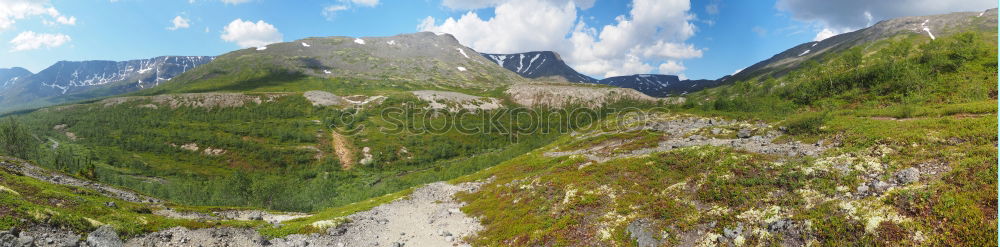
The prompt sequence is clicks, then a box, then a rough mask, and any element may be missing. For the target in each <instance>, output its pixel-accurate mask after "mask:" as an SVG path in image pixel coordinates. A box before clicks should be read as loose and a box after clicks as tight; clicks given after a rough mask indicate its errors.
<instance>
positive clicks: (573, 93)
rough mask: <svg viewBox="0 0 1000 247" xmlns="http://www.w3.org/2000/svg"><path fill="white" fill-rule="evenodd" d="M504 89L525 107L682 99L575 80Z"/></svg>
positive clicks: (677, 100)
mask: <svg viewBox="0 0 1000 247" xmlns="http://www.w3.org/2000/svg"><path fill="white" fill-rule="evenodd" d="M506 93H507V95H508V96H510V99H511V100H513V101H514V103H516V104H519V105H522V106H527V107H552V108H565V107H568V106H570V105H581V106H585V107H600V106H604V105H607V104H610V103H614V102H616V101H620V100H638V101H647V102H667V103H683V99H678V98H664V99H657V98H653V97H649V96H647V95H645V94H642V93H640V92H639V91H635V90H633V89H628V88H612V87H598V86H588V85H579V84H577V85H574V84H533V83H530V84H529V83H525V84H516V85H513V86H511V87H510V88H509V89H507V91H506Z"/></svg>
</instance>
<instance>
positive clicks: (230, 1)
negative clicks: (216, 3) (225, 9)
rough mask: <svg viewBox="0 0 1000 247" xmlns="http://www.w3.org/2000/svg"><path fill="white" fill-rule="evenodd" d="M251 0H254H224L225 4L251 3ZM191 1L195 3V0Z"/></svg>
mask: <svg viewBox="0 0 1000 247" xmlns="http://www.w3.org/2000/svg"><path fill="white" fill-rule="evenodd" d="M250 1H253V0H222V2H223V3H225V4H232V5H237V4H244V3H249V2H250ZM189 2H191V3H193V2H194V1H193V0H192V1H189Z"/></svg>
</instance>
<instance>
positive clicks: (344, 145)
mask: <svg viewBox="0 0 1000 247" xmlns="http://www.w3.org/2000/svg"><path fill="white" fill-rule="evenodd" d="M330 137H331V138H332V143H333V151H334V152H335V153H336V154H337V158H338V159H340V165H341V166H342V167H343V168H344V170H347V169H351V167H353V166H354V148H352V147H351V146H352V145H351V141H350V140H348V139H347V137H344V136H343V135H341V134H340V133H337V131H336V130H331V131H330Z"/></svg>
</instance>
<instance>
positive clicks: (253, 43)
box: [221, 19, 283, 48]
mask: <svg viewBox="0 0 1000 247" xmlns="http://www.w3.org/2000/svg"><path fill="white" fill-rule="evenodd" d="M221 38H222V40H225V41H226V42H232V43H236V45H239V46H240V47H243V48H247V47H262V46H266V45H268V44H271V43H277V42H281V40H282V39H283V38H282V35H281V32H278V29H277V28H275V27H274V26H273V25H271V24H268V23H267V22H264V21H263V20H260V21H257V23H254V22H252V21H243V20H242V19H236V20H233V21H232V22H230V23H229V25H226V27H224V28H223V30H222V36H221Z"/></svg>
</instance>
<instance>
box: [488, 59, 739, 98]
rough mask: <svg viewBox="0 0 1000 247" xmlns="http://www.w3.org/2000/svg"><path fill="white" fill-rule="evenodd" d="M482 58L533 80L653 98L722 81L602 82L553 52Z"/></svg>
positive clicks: (645, 78)
mask: <svg viewBox="0 0 1000 247" xmlns="http://www.w3.org/2000/svg"><path fill="white" fill-rule="evenodd" d="M482 55H483V57H486V58H487V59H489V60H490V61H493V62H494V63H496V64H497V65H500V67H504V68H505V69H507V70H510V71H513V72H515V73H517V74H518V75H521V76H523V77H525V78H529V79H536V80H544V81H562V82H578V83H594V84H604V85H609V86H615V87H621V88H631V89H635V90H637V91H639V92H642V93H644V94H646V95H649V96H653V97H667V96H678V95H684V94H687V93H690V92H696V91H699V90H702V89H705V88H710V87H715V86H718V85H720V84H721V81H718V80H681V79H680V78H678V77H677V76H674V75H658V74H636V75H625V76H614V77H608V78H605V79H600V80H598V79H594V78H593V77H590V76H587V75H584V74H582V73H580V72H577V71H576V70H574V69H573V68H572V67H570V66H569V65H568V64H566V62H565V61H563V60H562V57H561V56H559V54H558V53H556V52H553V51H533V52H525V53H513V54H493V53H482Z"/></svg>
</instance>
